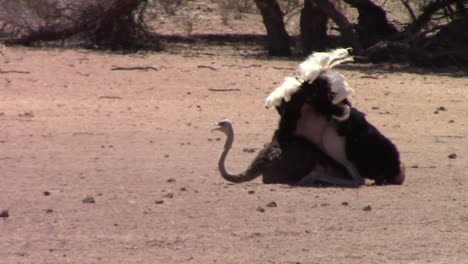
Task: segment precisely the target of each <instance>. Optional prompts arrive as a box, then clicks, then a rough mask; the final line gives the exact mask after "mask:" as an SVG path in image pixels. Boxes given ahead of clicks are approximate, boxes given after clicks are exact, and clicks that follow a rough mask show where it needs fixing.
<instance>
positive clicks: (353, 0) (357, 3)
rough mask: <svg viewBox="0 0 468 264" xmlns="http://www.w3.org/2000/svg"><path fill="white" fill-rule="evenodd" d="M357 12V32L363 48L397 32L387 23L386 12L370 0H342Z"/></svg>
mask: <svg viewBox="0 0 468 264" xmlns="http://www.w3.org/2000/svg"><path fill="white" fill-rule="evenodd" d="M344 2H346V3H348V4H350V5H351V6H352V7H354V8H356V9H357V10H358V12H359V17H358V25H357V33H358V35H359V40H360V42H361V45H362V46H363V47H364V48H367V47H370V46H372V45H373V44H375V43H377V42H379V41H382V40H385V39H387V38H388V37H389V36H391V35H393V34H395V33H397V29H396V28H395V27H394V26H393V25H391V24H390V23H388V20H387V13H386V12H385V11H384V10H383V9H382V8H381V7H380V6H378V5H376V4H374V3H373V2H372V1H370V0H344Z"/></svg>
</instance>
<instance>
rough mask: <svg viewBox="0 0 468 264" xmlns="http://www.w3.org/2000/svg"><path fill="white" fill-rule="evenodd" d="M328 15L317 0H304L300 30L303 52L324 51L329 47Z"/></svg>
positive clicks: (306, 53)
mask: <svg viewBox="0 0 468 264" xmlns="http://www.w3.org/2000/svg"><path fill="white" fill-rule="evenodd" d="M327 24H328V16H327V15H326V14H325V13H324V12H323V11H322V10H321V9H320V8H318V6H317V3H316V2H315V0H306V1H304V7H303V8H302V11H301V18H300V30H301V44H302V52H303V53H304V54H305V55H308V54H310V53H312V52H313V51H324V50H326V49H327V47H328V45H329V44H328V34H327V29H328V27H327Z"/></svg>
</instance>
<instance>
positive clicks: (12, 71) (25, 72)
mask: <svg viewBox="0 0 468 264" xmlns="http://www.w3.org/2000/svg"><path fill="white" fill-rule="evenodd" d="M0 73H23V74H28V73H31V72H28V71H15V70H11V71H2V70H0Z"/></svg>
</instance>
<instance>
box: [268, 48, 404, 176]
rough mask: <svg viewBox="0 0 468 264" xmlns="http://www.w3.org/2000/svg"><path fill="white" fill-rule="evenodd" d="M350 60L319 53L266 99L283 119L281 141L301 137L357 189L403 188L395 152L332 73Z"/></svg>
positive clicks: (340, 54)
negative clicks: (367, 184)
mask: <svg viewBox="0 0 468 264" xmlns="http://www.w3.org/2000/svg"><path fill="white" fill-rule="evenodd" d="M348 60H352V58H351V57H349V55H348V51H347V50H346V49H339V50H335V51H333V52H330V53H315V54H313V55H312V56H310V57H309V58H308V59H307V60H306V61H305V62H303V63H302V64H301V65H300V66H299V72H300V74H299V76H298V77H296V78H291V77H289V78H286V80H285V82H284V83H283V85H282V86H280V87H278V88H277V89H276V90H275V91H273V92H272V93H271V94H270V95H269V96H268V97H267V99H266V106H267V107H272V106H274V107H276V109H277V110H278V112H279V114H280V115H281V121H280V124H279V129H278V130H279V131H280V132H281V134H280V135H279V136H278V140H279V141H288V140H289V139H290V138H291V137H297V136H299V137H303V138H305V139H307V140H308V141H310V142H312V143H314V144H315V145H316V146H318V148H319V149H320V150H321V151H323V152H324V153H325V154H326V155H329V156H330V157H332V158H333V159H334V160H335V161H337V162H338V163H340V164H341V165H343V166H344V167H345V168H346V169H347V171H348V172H349V173H350V174H351V176H352V180H353V183H354V184H355V185H362V184H364V178H368V179H373V180H375V183H376V184H377V185H382V184H402V183H403V182H404V180H405V170H404V166H403V164H402V163H401V162H400V155H399V152H398V150H397V148H396V146H395V145H394V144H393V143H392V142H391V141H390V140H389V139H388V138H386V137H385V136H384V135H383V134H382V133H380V131H379V130H378V129H377V128H376V127H375V126H373V125H372V124H371V123H369V122H368V121H367V120H366V118H365V115H364V113H362V112H360V111H359V110H357V109H356V108H354V107H352V106H351V103H350V102H349V100H348V99H347V97H348V95H350V94H351V93H352V92H353V91H352V89H351V88H349V86H348V85H347V83H346V82H345V81H344V77H343V76H342V75H341V74H339V73H336V72H333V71H330V69H331V68H332V67H333V66H335V65H337V64H339V63H342V62H344V61H348Z"/></svg>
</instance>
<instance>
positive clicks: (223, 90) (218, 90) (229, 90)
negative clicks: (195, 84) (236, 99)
mask: <svg viewBox="0 0 468 264" xmlns="http://www.w3.org/2000/svg"><path fill="white" fill-rule="evenodd" d="M208 90H209V91H212V92H235V91H240V89H237V88H230V89H216V88H209V89H208Z"/></svg>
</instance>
